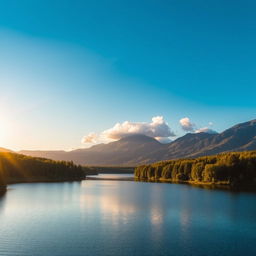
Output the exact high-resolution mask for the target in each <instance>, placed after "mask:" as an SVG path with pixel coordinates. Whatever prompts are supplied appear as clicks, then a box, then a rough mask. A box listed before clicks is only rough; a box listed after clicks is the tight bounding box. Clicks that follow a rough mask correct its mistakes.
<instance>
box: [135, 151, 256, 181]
mask: <svg viewBox="0 0 256 256" xmlns="http://www.w3.org/2000/svg"><path fill="white" fill-rule="evenodd" d="M135 179H137V180H147V181H169V182H187V183H195V184H196V183H197V184H198V183H199V184H216V185H232V186H236V185H238V186H240V185H248V184H251V185H255V186H256V151H247V152H237V153H223V154H219V155H215V156H205V157H199V158H195V159H179V160H170V161H162V162H157V163H154V164H150V165H141V166H139V167H137V168H136V169H135Z"/></svg>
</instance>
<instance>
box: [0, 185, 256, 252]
mask: <svg viewBox="0 0 256 256" xmlns="http://www.w3.org/2000/svg"><path fill="white" fill-rule="evenodd" d="M0 217H1V218H0V230H1V232H0V241H1V246H0V256H3V255H4V256H6V255H28V256H32V255H33V256H34V255H35V252H36V253H37V254H36V255H38V256H44V255H54V256H55V255H56V256H66V255H76V256H80V255H81V256H82V255H96V256H103V255H118V256H119V255H121V256H128V255H129V256H130V255H135V256H141V255H149V256H153V255H193V254H194V255H205V252H207V255H208V256H212V255H242V253H243V251H244V250H245V249H246V250H247V251H248V255H256V248H254V246H253V245H254V241H255V239H256V234H255V229H256V196H255V194H243V193H240V194H239V193H236V194H233V193H229V192H224V191H214V190H203V189H200V188H194V187H192V186H187V185H177V184H158V183H137V182H129V181H107V180H104V181H103V180H86V181H84V182H82V183H79V182H74V183H48V184H47V183H40V184H18V185H12V186H10V190H9V191H7V194H5V195H3V196H1V197H0ZM220 234H221V235H220ZM209 241H211V242H210V243H209ZM238 244H239V247H238V246H236V245H238ZM251 245H252V246H251ZM53 252H54V253H53ZM191 252H192V253H191Z"/></svg>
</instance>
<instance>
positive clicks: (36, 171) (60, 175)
mask: <svg viewBox="0 0 256 256" xmlns="http://www.w3.org/2000/svg"><path fill="white" fill-rule="evenodd" d="M85 177H86V170H85V169H84V168H83V167H81V166H77V165H74V164H73V162H66V161H53V160H49V159H45V158H35V157H29V156H25V155H21V154H15V153H10V152H0V190H4V189H5V188H6V184H9V183H18V182H38V181H74V180H82V179H85Z"/></svg>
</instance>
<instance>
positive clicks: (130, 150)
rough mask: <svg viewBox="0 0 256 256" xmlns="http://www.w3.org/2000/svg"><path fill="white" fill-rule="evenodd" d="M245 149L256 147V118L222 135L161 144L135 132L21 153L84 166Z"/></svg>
mask: <svg viewBox="0 0 256 256" xmlns="http://www.w3.org/2000/svg"><path fill="white" fill-rule="evenodd" d="M245 150H256V120H252V121H249V122H246V123H242V124H238V125H235V126H233V127H231V128H230V129H227V130H226V131H224V132H222V133H220V134H207V133H188V134H186V135H184V136H183V137H180V138H178V139H176V140H175V141H173V142H171V143H169V144H161V143H160V142H158V141H157V140H155V139H154V138H150V137H147V136H145V135H131V136H128V137H125V138H123V139H121V140H119V141H115V142H111V143H108V144H99V145H95V146H93V147H91V148H87V149H77V150H73V151H70V152H65V151H21V153H23V154H26V155H31V156H39V157H45V158H50V159H53V160H68V161H70V160H73V161H74V162H75V163H76V164H82V165H91V166H93V165H94V166H135V165H139V164H146V163H152V162H156V161H161V160H168V159H177V158H193V157H198V156H204V155H213V154H218V153H222V152H227V151H245Z"/></svg>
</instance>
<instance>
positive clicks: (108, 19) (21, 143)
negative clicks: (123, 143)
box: [0, 0, 256, 149]
mask: <svg viewBox="0 0 256 256" xmlns="http://www.w3.org/2000/svg"><path fill="white" fill-rule="evenodd" d="M255 12H256V2H255V1H225V0H222V1H218V0H215V1H210V0H202V1H197V0H195V1H190V0H187V1H185V0H184V1H182V0H179V1H171V0H169V1H160V0H158V1H156V0H155V1H151V0H147V1H133V0H130V1H126V0H123V1H111V0H108V1H97V0H94V1H76V0H73V1H64V0H62V1H56V0H51V1H49V0H44V1H39V0H38V1H33V0H24V1H20V0H16V1H14V0H0V89H1V94H0V146H4V147H7V148H12V149H71V148H78V147H81V146H83V145H82V144H81V138H82V137H83V136H84V135H86V134H88V133H90V132H97V133H100V132H102V131H104V130H107V129H109V128H111V127H113V126H114V125H115V123H117V122H124V121H126V120H128V121H131V122H150V121H151V118H152V117H154V116H159V115H160V116H164V119H165V120H166V121H167V122H168V124H169V126H170V127H171V129H172V130H173V131H174V132H175V134H176V135H177V136H181V135H183V134H184V131H182V129H181V128H180V125H179V120H180V119H181V118H183V117H189V118H190V119H191V120H192V121H193V122H194V123H196V124H197V126H198V127H205V126H207V125H208V123H209V122H212V123H213V126H212V128H213V129H214V130H217V131H219V132H220V131H223V130H224V129H226V128H228V127H230V126H232V125H234V124H236V123H239V122H243V121H247V120H250V119H254V118H255V113H256V100H255V94H256V86H255V82H256V76H255V74H256V72H255V71H256V61H255V60H256V50H255V45H256V17H255ZM1 131H2V132H1Z"/></svg>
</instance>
